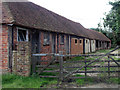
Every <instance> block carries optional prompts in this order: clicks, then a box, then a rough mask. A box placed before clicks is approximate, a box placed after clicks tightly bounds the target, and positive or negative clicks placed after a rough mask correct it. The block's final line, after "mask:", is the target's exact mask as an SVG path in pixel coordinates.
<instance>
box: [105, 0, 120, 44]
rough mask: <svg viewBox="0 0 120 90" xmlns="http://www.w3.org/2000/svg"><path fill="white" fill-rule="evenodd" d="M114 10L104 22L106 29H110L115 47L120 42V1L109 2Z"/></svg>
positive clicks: (110, 36)
mask: <svg viewBox="0 0 120 90" xmlns="http://www.w3.org/2000/svg"><path fill="white" fill-rule="evenodd" d="M109 4H110V5H112V9H111V10H110V12H109V13H108V14H107V15H106V17H105V18H103V20H104V23H103V24H104V27H105V28H108V29H109V32H110V33H109V35H108V36H109V38H110V39H111V40H112V42H113V43H112V44H113V46H116V45H117V44H118V42H120V38H119V37H120V1H115V2H109Z"/></svg>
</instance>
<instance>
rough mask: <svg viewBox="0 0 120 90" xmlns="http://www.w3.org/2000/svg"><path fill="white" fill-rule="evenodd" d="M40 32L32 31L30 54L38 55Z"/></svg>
mask: <svg viewBox="0 0 120 90" xmlns="http://www.w3.org/2000/svg"><path fill="white" fill-rule="evenodd" d="M39 38H40V32H38V31H34V32H33V35H32V53H40V39H39Z"/></svg>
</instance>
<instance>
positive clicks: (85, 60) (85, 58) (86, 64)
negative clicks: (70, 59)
mask: <svg viewBox="0 0 120 90" xmlns="http://www.w3.org/2000/svg"><path fill="white" fill-rule="evenodd" d="M86 65H87V62H86V57H85V66H86ZM86 72H87V67H85V77H87V73H86Z"/></svg>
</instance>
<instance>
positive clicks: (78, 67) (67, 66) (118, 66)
mask: <svg viewBox="0 0 120 90" xmlns="http://www.w3.org/2000/svg"><path fill="white" fill-rule="evenodd" d="M87 67H91V68H102V67H108V66H98V65H96V66H87ZM109 67H119V66H109ZM64 68H81V67H79V66H78V67H69V66H65V67H64Z"/></svg>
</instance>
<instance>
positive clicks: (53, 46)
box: [52, 34, 56, 53]
mask: <svg viewBox="0 0 120 90" xmlns="http://www.w3.org/2000/svg"><path fill="white" fill-rule="evenodd" d="M55 41H56V35H55V34H52V53H56V43H55Z"/></svg>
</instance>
